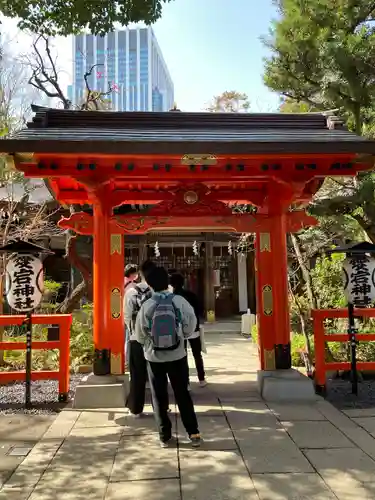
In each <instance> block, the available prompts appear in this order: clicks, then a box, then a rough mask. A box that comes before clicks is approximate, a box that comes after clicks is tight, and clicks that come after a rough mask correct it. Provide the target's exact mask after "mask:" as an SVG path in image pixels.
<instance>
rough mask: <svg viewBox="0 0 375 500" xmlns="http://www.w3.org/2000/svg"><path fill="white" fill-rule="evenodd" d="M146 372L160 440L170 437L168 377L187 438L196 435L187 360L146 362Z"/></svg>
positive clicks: (195, 419) (196, 426)
mask: <svg viewBox="0 0 375 500" xmlns="http://www.w3.org/2000/svg"><path fill="white" fill-rule="evenodd" d="M147 370H148V376H149V380H150V388H151V394H152V402H153V407H154V415H155V420H156V425H157V427H158V431H159V436H160V439H161V440H162V441H164V442H165V441H168V440H169V439H170V438H171V437H172V423H171V421H170V419H169V416H168V377H169V381H170V383H171V386H172V389H173V392H174V396H175V399H176V403H177V406H178V409H179V411H180V415H181V420H182V423H183V425H184V427H185V429H186V432H187V433H188V435H189V436H191V435H192V434H198V433H199V430H198V422H197V416H196V414H195V410H194V405H193V401H192V399H191V396H190V392H189V391H188V366H187V358H186V357H184V358H182V359H179V360H177V361H169V362H166V363H153V362H148V363H147Z"/></svg>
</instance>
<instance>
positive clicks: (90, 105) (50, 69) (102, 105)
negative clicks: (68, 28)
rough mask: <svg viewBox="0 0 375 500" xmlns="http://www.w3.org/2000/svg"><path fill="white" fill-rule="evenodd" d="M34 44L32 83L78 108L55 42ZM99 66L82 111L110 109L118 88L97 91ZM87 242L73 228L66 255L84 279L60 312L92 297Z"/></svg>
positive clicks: (72, 208)
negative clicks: (66, 86)
mask: <svg viewBox="0 0 375 500" xmlns="http://www.w3.org/2000/svg"><path fill="white" fill-rule="evenodd" d="M32 47H33V52H32V53H31V54H27V55H25V56H23V58H22V59H23V61H24V62H25V63H26V64H27V65H28V67H29V68H30V69H31V76H30V78H29V84H30V85H32V86H33V87H34V88H35V89H37V90H38V91H40V92H42V93H43V94H44V95H46V96H47V97H49V98H55V99H56V101H57V102H58V103H59V104H60V105H61V106H62V107H63V108H64V109H71V108H74V106H73V105H72V103H71V102H70V101H69V99H68V97H67V96H66V94H65V92H64V91H63V89H62V86H61V84H60V72H59V70H58V62H57V57H56V55H55V53H54V48H53V46H52V45H51V39H50V38H49V37H48V36H46V35H39V36H37V37H36V38H35V40H34V41H33V43H32ZM99 66H101V65H100V64H94V65H93V66H91V67H90V68H89V69H88V70H87V71H86V73H85V74H84V76H83V80H84V81H83V82H82V84H83V85H84V86H85V88H86V93H85V97H84V98H83V100H82V102H81V103H79V104H77V105H76V106H75V108H76V109H79V110H81V111H91V110H96V111H100V110H105V109H108V107H109V105H110V101H109V100H108V97H109V96H110V95H111V94H113V92H115V91H116V84H115V83H112V82H108V86H107V90H106V91H94V90H92V89H91V87H90V85H89V80H90V78H89V77H90V76H91V75H92V74H93V73H94V71H96V70H97V68H98V67H99ZM47 187H48V184H47ZM80 210H81V207H79V206H74V205H71V206H70V207H69V211H70V213H74V212H76V211H80ZM85 242H86V240H85V238H82V237H80V236H76V235H74V234H73V233H72V232H71V231H68V232H67V237H66V245H65V256H66V258H67V260H68V261H69V263H70V265H71V266H72V267H74V268H76V269H77V270H78V271H79V272H80V274H81V276H82V280H81V282H80V283H79V284H78V285H77V286H76V287H75V288H74V289H73V290H71V291H70V292H69V293H68V295H67V296H66V298H65V299H64V301H63V302H62V303H61V304H59V306H58V307H57V309H56V312H59V313H70V312H72V311H73V310H74V309H75V308H76V307H77V306H78V305H79V302H80V300H81V299H82V298H83V297H84V296H87V297H88V298H92V260H90V259H87V258H84V257H82V255H81V253H82V252H80V250H79V248H78V247H79V246H80V245H81V244H82V243H85ZM85 253H90V252H85Z"/></svg>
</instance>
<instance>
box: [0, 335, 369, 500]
mask: <svg viewBox="0 0 375 500" xmlns="http://www.w3.org/2000/svg"><path fill="white" fill-rule="evenodd" d="M207 345H208V355H207V356H206V357H205V360H206V367H207V378H208V379H209V381H210V385H209V386H208V387H206V388H204V389H201V388H199V387H198V386H194V385H193V395H194V399H195V403H196V409H197V412H198V418H199V423H200V428H201V431H202V434H203V436H204V439H205V443H204V446H203V447H202V448H201V449H199V450H192V449H191V447H190V446H189V444H188V443H187V442H186V436H185V435H184V432H183V428H182V425H181V422H180V418H179V416H178V414H177V413H176V412H175V413H173V414H172V417H173V421H174V430H175V434H176V436H177V437H178V446H177V447H176V448H173V449H166V450H164V449H161V448H160V447H159V445H158V442H157V439H156V435H155V432H154V423H153V418H152V415H151V408H150V407H148V408H147V410H148V411H149V412H150V415H149V416H148V417H146V418H144V419H142V420H135V421H134V420H132V419H131V418H130V417H128V416H127V414H126V412H125V410H124V409H121V408H120V409H113V410H105V411H103V410H97V411H92V410H91V411H82V412H80V411H75V410H65V411H63V412H62V413H61V414H60V415H59V416H58V417H57V418H56V420H55V421H54V422H53V423H52V425H51V426H50V427H49V429H48V430H47V432H45V434H44V435H43V436H42V438H41V440H40V441H39V442H38V444H36V445H35V446H34V447H33V449H32V450H31V451H30V453H29V454H28V455H27V457H26V458H25V459H24V460H23V461H22V463H20V465H19V466H18V468H17V469H16V471H15V472H14V473H13V475H12V476H11V477H10V478H9V479H8V480H5V482H4V484H3V486H2V489H0V500H56V499H57V500H60V499H61V500H81V499H85V500H86V499H87V498H89V499H90V500H135V499H137V500H142V499H145V500H146V499H147V500H297V499H300V500H302V499H304V500H307V499H309V500H313V499H314V500H328V499H339V500H357V499H361V500H362V499H373V498H375V438H374V436H375V409H374V410H372V409H371V410H369V409H367V410H348V411H347V412H346V413H344V412H340V411H339V410H337V409H335V408H334V407H333V406H332V405H330V404H329V403H327V402H326V401H323V400H320V401H317V402H316V403H315V404H313V405H308V406H303V405H287V404H285V405H277V404H268V405H267V404H265V403H264V402H263V401H261V400H260V398H259V395H258V393H257V390H256V382H255V380H256V369H257V355H256V351H255V348H254V346H253V345H252V344H251V342H250V341H249V340H245V339H243V338H241V337H240V336H239V335H238V334H235V333H231V332H228V331H227V332H225V333H222V334H215V333H210V334H208V335H207ZM0 458H2V457H0Z"/></svg>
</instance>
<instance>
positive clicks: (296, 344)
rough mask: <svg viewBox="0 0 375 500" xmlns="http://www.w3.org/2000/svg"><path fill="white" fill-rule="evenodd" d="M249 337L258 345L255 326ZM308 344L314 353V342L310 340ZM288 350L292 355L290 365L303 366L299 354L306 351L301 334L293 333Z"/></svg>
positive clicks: (304, 341)
mask: <svg viewBox="0 0 375 500" xmlns="http://www.w3.org/2000/svg"><path fill="white" fill-rule="evenodd" d="M251 337H252V339H253V341H254V342H255V343H258V328H257V326H256V325H254V326H253V328H252V330H251ZM310 342H311V349H312V351H313V353H314V342H313V341H312V339H311V340H310ZM290 348H291V355H292V365H293V366H303V361H302V359H301V354H300V352H301V351H305V350H306V340H305V337H304V335H302V334H301V333H293V334H292V339H291V346H290Z"/></svg>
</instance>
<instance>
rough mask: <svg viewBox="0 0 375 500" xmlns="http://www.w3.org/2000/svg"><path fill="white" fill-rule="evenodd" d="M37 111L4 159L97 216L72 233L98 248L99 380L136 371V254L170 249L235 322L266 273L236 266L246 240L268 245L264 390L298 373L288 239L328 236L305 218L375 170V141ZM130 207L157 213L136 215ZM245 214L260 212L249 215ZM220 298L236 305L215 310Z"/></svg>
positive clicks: (295, 120) (177, 116)
mask: <svg viewBox="0 0 375 500" xmlns="http://www.w3.org/2000/svg"><path fill="white" fill-rule="evenodd" d="M35 111H36V112H35V115H34V117H33V119H32V121H31V122H30V123H28V125H27V128H26V129H24V130H22V131H20V132H19V133H17V134H15V135H14V136H12V137H11V138H5V139H4V140H2V141H0V152H2V153H7V154H8V155H10V156H11V157H12V160H13V161H14V165H15V167H16V168H17V169H18V170H20V171H22V172H24V174H25V176H27V177H35V178H44V179H47V180H48V183H49V186H50V188H51V189H52V190H53V192H54V194H55V197H56V199H57V200H58V201H59V202H60V203H61V204H62V205H86V206H90V207H91V208H92V213H89V212H88V211H87V210H86V211H85V210H82V211H81V212H78V213H77V212H76V213H73V214H72V215H71V216H69V217H65V218H62V219H61V220H60V222H59V225H60V227H61V228H64V229H71V230H73V231H75V232H76V233H77V234H81V235H92V236H93V299H94V333H93V335H94V345H95V359H94V367H93V370H94V375H96V376H98V375H102V376H103V375H105V376H110V375H112V376H113V377H116V376H120V375H122V374H123V373H124V325H123V317H122V300H123V278H124V276H123V273H124V256H125V255H127V257H128V258H129V259H132V260H134V259H133V257H132V253H131V252H130V251H129V249H130V248H132V249H137V248H138V257H139V259H141V258H143V257H146V255H142V256H141V255H140V250H139V249H142V248H144V246H145V245H146V247H147V248H150V249H151V252H152V249H153V247H154V246H155V243H156V242H157V243H158V248H159V250H160V254H161V255H160V258H159V260H160V262H161V263H163V262H164V263H165V264H166V265H167V267H169V268H171V267H174V268H180V269H183V270H184V272H185V273H186V274H188V275H189V274H191V276H192V277H193V278H194V280H195V285H194V286H195V288H196V291H198V293H199V294H200V295H201V297H203V299H204V302H205V307H206V312H207V314H208V315H209V316H210V317H213V315H214V312H215V309H216V311H217V310H218V309H220V310H221V309H222V308H223V309H224V308H225V307H228V309H230V310H231V311H232V312H235V309H236V307H237V306H233V301H234V302H235V303H236V304H237V305H238V309H241V308H240V307H239V290H240V288H241V289H242V290H243V296H244V295H246V294H245V292H244V290H245V289H246V286H249V285H248V284H244V283H243V282H242V284H241V285H240V286H238V280H239V279H242V280H243V276H244V275H245V273H249V272H250V274H251V271H249V270H250V269H251V268H252V265H251V264H249V263H248V260H249V257H247V256H246V255H245V257H242V259H243V260H241V256H240V255H238V256H234V255H230V253H231V252H230V248H231V245H229V246H228V242H229V241H232V242H233V246H235V245H237V241H238V235H241V234H242V235H243V234H252V235H255V250H254V252H250V253H252V254H253V255H254V256H255V281H256V284H253V285H250V287H251V286H253V288H255V290H256V312H257V322H258V337H259V353H260V368H261V371H260V378H261V379H262V380H263V378H262V377H263V375H262V374H263V373H264V372H267V373H268V374H270V373H273V374H274V375H275V376H283V375H282V374H284V375H285V374H286V373H289V374H290V373H291V372H290V370H289V369H290V368H291V352H290V319H289V303H288V278H287V243H286V236H287V233H288V232H297V231H299V230H300V229H302V228H303V227H307V226H309V225H314V224H316V220H315V219H314V218H313V217H311V216H308V215H307V214H306V213H305V211H304V207H305V206H306V205H307V204H308V203H309V201H310V200H311V198H312V196H313V195H314V194H315V192H316V191H317V190H318V189H319V187H320V186H321V184H322V181H323V180H324V178H325V177H332V176H355V175H356V173H357V172H358V171H361V170H367V169H370V168H372V165H373V155H374V154H375V142H373V141H369V140H366V139H365V138H363V137H359V136H357V135H355V134H353V133H351V132H348V131H347V130H346V129H345V128H344V126H343V123H342V121H341V120H339V119H338V118H337V117H335V116H330V115H326V114H319V113H308V114H281V113H280V114H252V113H238V114H235V113H184V112H165V113H149V112H110V111H102V112H97V111H90V112H86V111H71V110H60V109H46V108H36V110H35ZM126 205H127V206H129V205H137V206H138V207H139V206H140V205H145V206H146V208H145V209H144V210H140V211H139V210H138V211H130V212H129V211H126V210H124V206H126ZM239 205H244V206H245V205H246V206H248V207H249V208H248V210H246V211H240V212H239V211H237V210H236V207H238V206H239ZM236 235H237V236H236ZM236 238H237V239H236ZM194 241H196V242H197V245H198V247H199V252H198V254H197V252H196V251H194V252H192V244H193V242H194ZM147 242H148V243H147ZM147 245H148V246H147ZM187 248H189V253H187V251H186V249H187ZM165 249H169V250H168V252H167V251H166V250H165ZM224 249H225V250H224ZM228 249H229V250H228ZM135 251H136V250H135ZM240 253H241V252H240ZM244 253H246V252H244ZM147 256H148V257H149V256H150V255H147ZM168 259H169V260H168ZM167 261H168V262H167ZM228 262H229V264H228ZM189 268H191V271H192V272H191V273H190V272H189ZM228 268H230V273H229V272H228ZM236 270H237V271H236ZM217 271H219V272H217ZM229 274H231V277H230V276H229ZM233 276H236V278H235V280H237V282H236V283H235V282H234V278H233ZM248 281H249V280H247V281H246V283H248ZM250 281H251V280H250ZM223 283H224V284H225V283H226V285H225V286H227V290H229V292H228V295H227V297H226V296H225V286H224V285H223ZM220 286H221V288H222V291H221V293H222V306H218V305H217V303H215V301H216V300H217V299H218V297H220V293H219V295H217V293H216V292H217V288H219V289H220ZM235 290H237V291H235ZM230 294H231V295H230ZM250 296H251V289H250V288H249V289H248V290H247V299H243V297H242V302H244V301H245V300H246V301H247V305H249V304H248V302H249V297H250ZM233 297H234V298H233ZM230 301H232V305H229V306H228V303H229V302H230ZM288 377H289V378H288ZM288 377H286V379H288V380H290V381H291V382H290V384H291V383H292V382H293V381H294V382H296V379H294V378H293V377H292V376H289V375H288ZM286 379H285V380H286ZM264 381H266V378H264ZM294 382H293V383H294ZM288 384H289V382H288V383H287V385H288ZM289 387H292V386H291V385H289ZM304 387H305V386H304ZM306 387H307V386H306ZM309 390H310V389H309ZM293 391H294V392H296V391H295V389H294V388H293V389H292V392H293ZM297 392H298V391H297Z"/></svg>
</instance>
